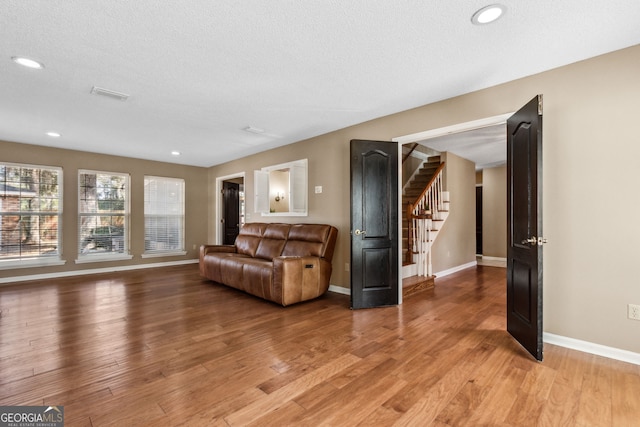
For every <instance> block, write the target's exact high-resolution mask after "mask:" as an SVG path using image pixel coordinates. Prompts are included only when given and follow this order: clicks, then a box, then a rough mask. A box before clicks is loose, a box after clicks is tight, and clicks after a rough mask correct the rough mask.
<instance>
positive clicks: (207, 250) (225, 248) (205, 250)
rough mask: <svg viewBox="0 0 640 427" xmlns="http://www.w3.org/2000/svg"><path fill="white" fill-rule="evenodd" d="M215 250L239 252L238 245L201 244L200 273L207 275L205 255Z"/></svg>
mask: <svg viewBox="0 0 640 427" xmlns="http://www.w3.org/2000/svg"><path fill="white" fill-rule="evenodd" d="M214 252H230V253H235V252H237V250H236V247H235V246H234V245H202V246H200V275H202V276H205V274H204V268H205V266H204V262H203V261H204V257H205V256H206V255H207V254H210V253H214Z"/></svg>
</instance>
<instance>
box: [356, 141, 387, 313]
mask: <svg viewBox="0 0 640 427" xmlns="http://www.w3.org/2000/svg"><path fill="white" fill-rule="evenodd" d="M395 304H398V145H397V143H395V142H385V141H362V140H352V141H351V308H370V307H379V306H385V305H395Z"/></svg>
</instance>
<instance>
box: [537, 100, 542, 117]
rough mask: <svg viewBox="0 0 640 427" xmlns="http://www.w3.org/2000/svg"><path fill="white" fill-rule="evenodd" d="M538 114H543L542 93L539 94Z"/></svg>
mask: <svg viewBox="0 0 640 427" xmlns="http://www.w3.org/2000/svg"><path fill="white" fill-rule="evenodd" d="M538 115H539V116H541V115H542V95H538Z"/></svg>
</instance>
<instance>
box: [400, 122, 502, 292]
mask: <svg viewBox="0 0 640 427" xmlns="http://www.w3.org/2000/svg"><path fill="white" fill-rule="evenodd" d="M512 114H513V113H507V114H502V115H499V116H493V117H488V118H484V119H480V120H474V121H470V122H465V123H460V124H456V125H452V126H447V127H443V128H438V129H433V130H429V131H424V132H419V133H415V134H410V135H405V136H401V137H397V138H394V139H393V141H396V142H398V143H399V147H398V149H399V150H400V155H401V153H402V149H403V146H406V145H408V144H416V143H417V144H420V145H421V146H423V147H426V148H428V149H430V150H432V151H435V152H438V153H444V152H449V153H453V154H455V155H457V156H459V157H462V158H464V159H467V160H469V161H472V162H473V163H474V164H475V165H476V172H479V171H481V170H482V169H484V168H493V167H496V166H500V165H504V164H505V162H506V121H507V119H508V118H509V117H510V116H511V115H512ZM481 175H482V174H481V173H479V175H478V176H481ZM405 176H411V174H410V173H409V174H407V173H406V172H405ZM505 179H506V178H505ZM445 181H446V178H445ZM403 185H404V180H403V177H402V176H401V179H400V183H399V194H402V191H403ZM451 197H452V198H455V197H456V196H455V195H452V196H451ZM480 208H481V207H480ZM399 209H400V212H402V210H405V209H406V207H405V206H402V205H401V206H399ZM451 210H452V211H453V210H455V203H452V206H451ZM472 220H473V219H472ZM398 228H399V230H400V233H402V228H403V225H402V222H400V223H399V224H398ZM470 238H471V239H476V236H470ZM478 238H479V236H478ZM505 239H506V237H505ZM503 243H504V244H505V245H506V240H505V242H503ZM478 246H479V245H478ZM474 247H475V245H474ZM478 249H479V247H478V248H476V250H478ZM406 250H410V248H406ZM470 262H471V261H470ZM473 262H475V261H473ZM436 267H437V266H436ZM455 268H456V266H450V268H445V269H444V270H441V271H435V274H436V276H441V275H443V274H449V273H452V272H454V271H456V270H455ZM415 271H416V269H415V268H412V267H411V266H404V267H403V272H402V278H405V279H406V278H410V277H412V276H414V275H415V274H416V273H415Z"/></svg>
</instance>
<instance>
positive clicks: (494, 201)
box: [482, 166, 507, 258]
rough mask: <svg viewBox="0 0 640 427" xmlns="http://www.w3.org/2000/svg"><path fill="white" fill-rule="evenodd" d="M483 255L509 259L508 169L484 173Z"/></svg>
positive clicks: (503, 167)
mask: <svg viewBox="0 0 640 427" xmlns="http://www.w3.org/2000/svg"><path fill="white" fill-rule="evenodd" d="M482 255H484V256H489V257H497V258H506V257H507V167H506V166H501V167H496V168H488V169H484V170H483V171H482Z"/></svg>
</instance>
